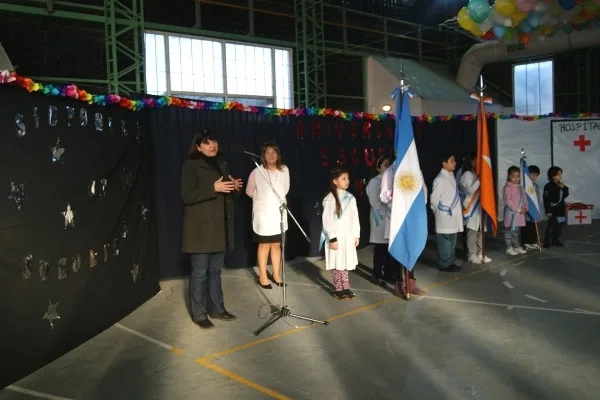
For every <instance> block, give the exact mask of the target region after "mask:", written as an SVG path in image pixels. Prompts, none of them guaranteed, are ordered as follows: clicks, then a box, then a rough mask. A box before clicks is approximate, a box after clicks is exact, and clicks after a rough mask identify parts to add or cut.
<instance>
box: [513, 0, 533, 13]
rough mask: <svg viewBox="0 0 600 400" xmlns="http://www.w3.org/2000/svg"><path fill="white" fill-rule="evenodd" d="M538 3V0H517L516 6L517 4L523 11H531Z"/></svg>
mask: <svg viewBox="0 0 600 400" xmlns="http://www.w3.org/2000/svg"><path fill="white" fill-rule="evenodd" d="M536 4H537V0H515V6H517V8H518V9H519V11H521V12H529V11H531V10H533V8H534V7H535V5H536Z"/></svg>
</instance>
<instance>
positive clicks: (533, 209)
mask: <svg viewBox="0 0 600 400" xmlns="http://www.w3.org/2000/svg"><path fill="white" fill-rule="evenodd" d="M521 185H522V186H523V190H524V191H525V196H526V197H527V204H528V205H529V209H528V210H527V213H528V214H529V216H530V217H531V219H532V220H534V221H539V220H540V204H539V202H538V196H537V192H536V191H535V185H534V184H533V180H532V179H531V175H530V174H529V167H527V161H525V157H521Z"/></svg>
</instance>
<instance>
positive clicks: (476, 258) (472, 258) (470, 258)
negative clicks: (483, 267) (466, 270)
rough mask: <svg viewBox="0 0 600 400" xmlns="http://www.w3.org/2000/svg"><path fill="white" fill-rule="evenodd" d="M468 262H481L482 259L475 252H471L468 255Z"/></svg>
mask: <svg viewBox="0 0 600 400" xmlns="http://www.w3.org/2000/svg"><path fill="white" fill-rule="evenodd" d="M469 262H470V263H471V264H482V263H483V261H482V259H481V256H480V255H477V254H473V255H472V256H470V257H469Z"/></svg>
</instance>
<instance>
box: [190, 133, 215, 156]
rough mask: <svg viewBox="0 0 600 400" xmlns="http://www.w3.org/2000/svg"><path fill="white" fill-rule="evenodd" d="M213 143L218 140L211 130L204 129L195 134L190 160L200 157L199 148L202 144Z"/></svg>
mask: <svg viewBox="0 0 600 400" xmlns="http://www.w3.org/2000/svg"><path fill="white" fill-rule="evenodd" d="M211 141H214V142H217V138H216V137H215V135H213V133H212V132H211V130H210V129H206V128H204V129H202V130H201V131H200V132H198V133H195V134H194V138H193V139H192V145H191V146H190V151H189V153H188V156H189V157H190V158H195V157H197V156H199V155H200V151H199V150H198V146H200V145H201V144H202V143H208V142H211Z"/></svg>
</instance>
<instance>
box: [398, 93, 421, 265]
mask: <svg viewBox="0 0 600 400" xmlns="http://www.w3.org/2000/svg"><path fill="white" fill-rule="evenodd" d="M392 97H393V98H394V100H396V132H395V133H396V134H395V141H394V147H395V150H396V161H395V162H394V166H393V168H394V186H393V194H392V214H391V217H390V243H389V252H390V254H391V255H392V257H394V258H395V259H396V260H398V262H400V263H401V264H402V265H403V266H404V267H406V268H407V269H409V270H412V269H413V268H414V266H415V264H416V263H417V260H418V259H419V256H420V255H421V253H422V252H423V249H425V244H426V243H427V233H428V232H427V204H426V203H427V202H426V198H425V191H424V189H423V188H424V185H425V182H423V175H422V173H421V167H420V166H419V157H418V155H417V147H416V145H415V138H414V136H413V128H412V119H411V115H410V103H409V101H410V100H409V97H410V94H409V93H408V91H407V90H406V88H396V89H395V90H394V91H393V92H392Z"/></svg>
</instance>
